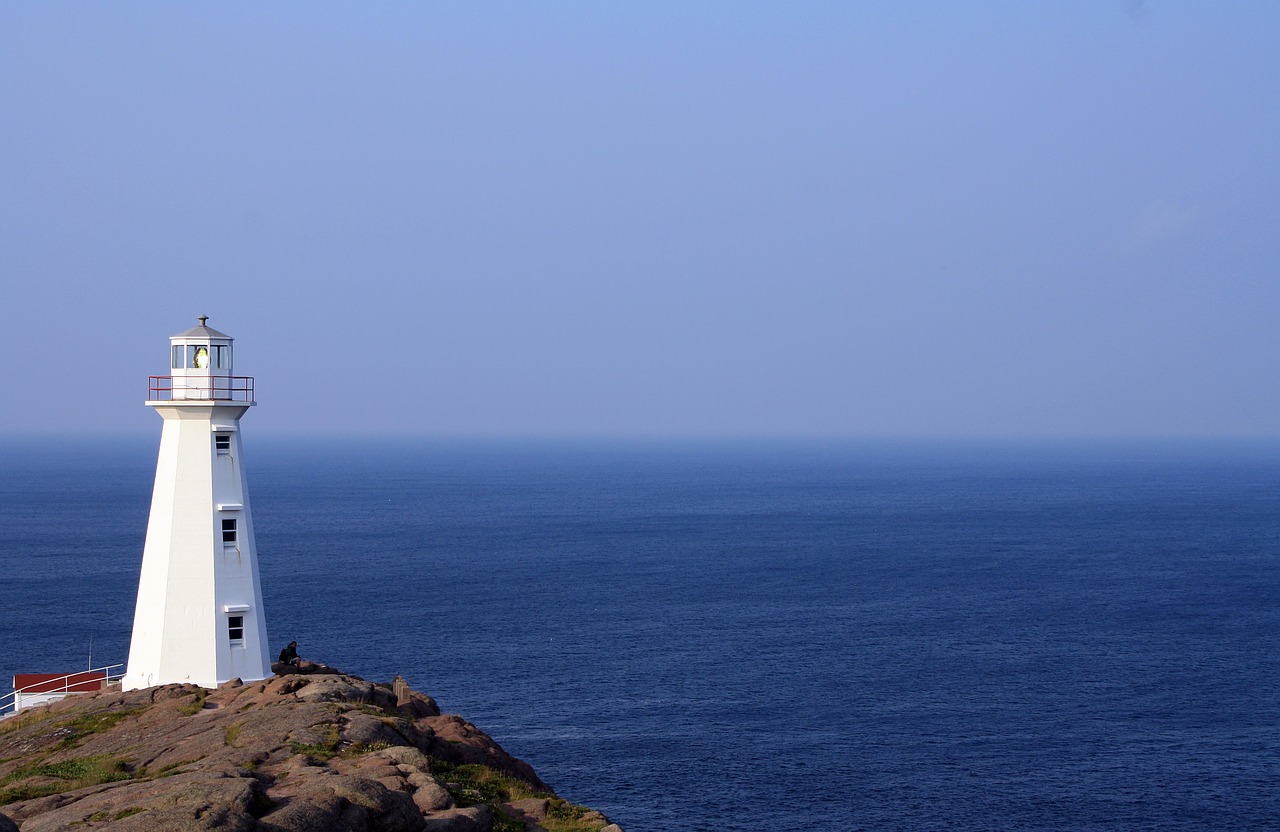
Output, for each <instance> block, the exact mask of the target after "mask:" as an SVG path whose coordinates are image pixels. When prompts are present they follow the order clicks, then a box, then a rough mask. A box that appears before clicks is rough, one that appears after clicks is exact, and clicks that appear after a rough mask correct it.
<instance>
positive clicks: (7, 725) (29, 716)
mask: <svg viewBox="0 0 1280 832" xmlns="http://www.w3.org/2000/svg"><path fill="white" fill-rule="evenodd" d="M31 711H34V713H32V712H31ZM55 716H57V714H56V713H51V712H50V711H49V709H48V708H37V707H32V708H31V709H29V710H27V711H23V712H22V713H20V714H18V715H17V716H11V717H8V718H7V719H3V720H0V736H4V735H5V734H12V733H13V732H14V731H17V730H18V729H20V728H26V727H27V726H28V725H38V724H39V723H41V722H48V721H49V720H51V719H53V718H54V717H55Z"/></svg>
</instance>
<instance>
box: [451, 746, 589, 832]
mask: <svg viewBox="0 0 1280 832" xmlns="http://www.w3.org/2000/svg"><path fill="white" fill-rule="evenodd" d="M431 773H432V774H433V775H434V776H435V777H437V778H438V779H440V780H441V781H442V782H444V784H445V788H447V789H448V790H449V793H450V794H452V795H453V799H454V800H455V801H457V803H458V805H459V806H475V805H477V804H480V803H487V804H489V805H490V806H491V807H493V810H494V825H493V829H494V832H522V831H523V829H524V824H523V823H522V822H520V821H516V820H513V819H512V818H510V817H508V816H507V815H506V814H504V813H503V812H502V810H501V809H499V808H498V804H499V803H509V802H511V801H513V800H524V799H526V798H530V797H542V798H546V799H547V819H546V821H545V822H544V823H542V827H543V828H544V829H546V830H547V832H593V830H595V829H596V828H597V826H598V824H595V823H590V822H587V821H584V820H583V816H584V815H585V814H586V813H587V812H589V811H591V810H590V809H587V808H586V807H583V806H577V805H574V804H573V803H570V802H569V801H567V800H564V799H562V798H559V797H555V796H554V795H551V794H548V793H547V792H543V791H539V790H538V789H535V788H534V787H533V786H530V785H529V784H528V783H526V782H524V781H523V780H518V779H516V778H514V777H511V776H510V775H507V774H503V773H502V772H500V771H497V770H495V769H492V768H490V767H489V766H485V765H479V764H474V763H472V764H467V765H455V764H453V763H447V762H445V761H443V760H438V759H432V760H431Z"/></svg>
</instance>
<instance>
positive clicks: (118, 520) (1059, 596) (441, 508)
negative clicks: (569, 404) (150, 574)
mask: <svg viewBox="0 0 1280 832" xmlns="http://www.w3.org/2000/svg"><path fill="white" fill-rule="evenodd" d="M246 429H247V430H246V435H245V455H246V465H247V468H248V472H249V483H250V491H251V496H252V507H253V512H254V525H255V528H256V531H257V542H258V548H259V552H260V558H261V569H262V580H263V586H264V598H265V606H266V612H267V623H268V629H269V633H270V637H271V641H272V647H273V649H278V648H279V647H280V646H283V645H284V644H285V643H286V642H288V641H290V640H292V639H297V641H298V643H299V648H300V652H301V654H302V655H303V656H304V657H305V658H309V659H313V660H317V661H323V662H326V663H328V664H331V665H333V666H335V667H338V668H341V669H343V670H346V671H349V672H353V673H356V674H359V675H361V676H364V677H366V678H369V679H374V680H389V679H390V678H391V677H392V676H394V675H396V674H400V675H403V676H404V677H405V678H406V679H407V680H408V681H409V682H410V684H412V685H413V686H414V687H415V688H417V689H420V690H422V691H424V692H426V693H428V694H430V695H432V696H434V697H436V698H437V700H438V701H439V702H440V704H441V706H442V707H443V708H444V709H445V710H446V711H449V712H455V713H460V714H462V715H464V716H465V717H466V718H467V719H469V720H471V721H473V722H475V723H476V724H477V725H478V726H479V727H481V728H482V729H484V730H485V731H487V732H489V733H490V734H492V735H493V736H494V737H495V739H497V740H498V742H500V743H501V744H502V745H503V746H504V747H505V748H507V749H508V750H509V751H511V752H512V753H513V754H515V755H517V756H519V757H521V758H523V759H525V760H527V761H528V762H530V763H531V764H532V765H533V766H534V768H535V769H536V770H537V771H538V772H539V774H540V775H541V776H542V777H543V779H544V780H546V781H547V782H549V783H550V784H551V785H552V786H554V787H555V788H556V789H557V791H558V792H559V793H560V794H562V795H563V796H565V797H567V798H569V799H571V800H573V801H575V802H578V803H583V804H586V805H589V806H592V807H594V808H597V809H600V810H601V811H603V812H605V813H606V814H608V815H609V816H610V817H611V818H613V819H614V820H615V821H617V822H618V823H620V824H621V825H622V826H623V827H624V828H625V829H626V830H627V832H666V830H695V831H697V830H706V832H712V830H714V832H766V831H768V832H773V831H774V830H793V829H805V830H809V829H813V830H942V829H946V830H1095V829H1096V830H1255V829H1280V445H1277V444H1276V443H1274V442H1271V443H1266V442H1200V443H1193V442H1177V441H1160V442H1158V441H1149V442H1101V441H1098V442H1056V443H1054V442H915V443H912V442H884V443H876V442H848V443H837V442H781V441H779V442H763V441H761V442H710V443H694V442H683V443H682V442H656V441H655V442H640V441H634V442H587V441H579V442H571V441H565V442H553V441H541V442H515V441H511V442H499V441H492V442H480V441H474V442H445V441H425V440H423V441H417V440H384V441H372V440H360V441H354V440H351V439H349V438H343V437H320V438H317V439H314V440H305V441H304V440H298V439H291V440H273V439H270V438H256V437H255V436H254V434H253V431H252V426H251V425H248V424H246ZM157 443H158V429H157V438H156V439H155V440H151V441H144V440H102V441H89V440H76V441H75V442H71V443H67V442H55V441H52V440H50V441H38V440H32V441H27V442H17V443H11V444H10V445H9V446H8V447H7V448H6V449H4V450H3V451H0V676H2V677H3V678H4V680H5V681H6V682H7V681H8V677H9V676H10V675H11V674H12V673H14V672H27V671H33V672H34V671H49V672H53V671H69V670H74V669H79V668H81V667H84V666H85V665H86V663H87V661H89V653H90V650H91V651H92V660H93V662H94V663H95V664H102V663H108V662H113V661H119V662H123V661H125V659H126V656H127V651H128V639H129V632H130V627H131V621H132V612H133V603H134V595H135V592H136V582H137V577H138V569H139V565H140V559H141V552H142V542H143V537H144V534H145V530H146V522H147V510H148V505H149V501H150V491H151V479H152V476H153V473H154V464H155V454H156V447H157ZM6 690H7V688H6Z"/></svg>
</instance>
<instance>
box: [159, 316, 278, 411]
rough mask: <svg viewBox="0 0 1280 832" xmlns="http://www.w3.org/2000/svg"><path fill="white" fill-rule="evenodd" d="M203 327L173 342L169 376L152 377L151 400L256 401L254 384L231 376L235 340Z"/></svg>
mask: <svg viewBox="0 0 1280 832" xmlns="http://www.w3.org/2000/svg"><path fill="white" fill-rule="evenodd" d="M198 320H199V322H200V323H199V325H198V326H195V327H192V328H191V329H188V330H187V331H186V332H179V333H178V334H177V335H173V336H171V337H170V338H169V370H170V373H171V374H170V375H168V376H152V377H151V394H149V395H148V398H149V399H151V400H166V401H172V400H178V399H184V400H192V399H205V400H207V399H232V400H237V401H252V400H253V395H252V380H250V379H247V378H240V377H237V376H233V375H232V374H231V370H232V351H231V342H232V341H233V340H235V339H233V338H232V337H231V336H230V335H227V334H226V333H223V332H219V331H218V330H216V329H213V328H212V327H210V326H208V325H207V323H206V322H207V321H208V320H209V317H208V316H207V315H201V316H199V318H198Z"/></svg>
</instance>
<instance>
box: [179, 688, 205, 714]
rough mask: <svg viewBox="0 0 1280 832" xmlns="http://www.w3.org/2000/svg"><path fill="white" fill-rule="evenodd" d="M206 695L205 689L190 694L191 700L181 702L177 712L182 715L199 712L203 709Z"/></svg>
mask: <svg viewBox="0 0 1280 832" xmlns="http://www.w3.org/2000/svg"><path fill="white" fill-rule="evenodd" d="M207 695H208V694H207V693H205V691H199V692H197V693H193V694H191V701H190V702H184V703H182V706H181V707H180V708H178V713H180V714H182V715H183V716H191V715H193V714H198V713H200V712H201V711H203V710H204V698H205V697H206V696H207Z"/></svg>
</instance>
